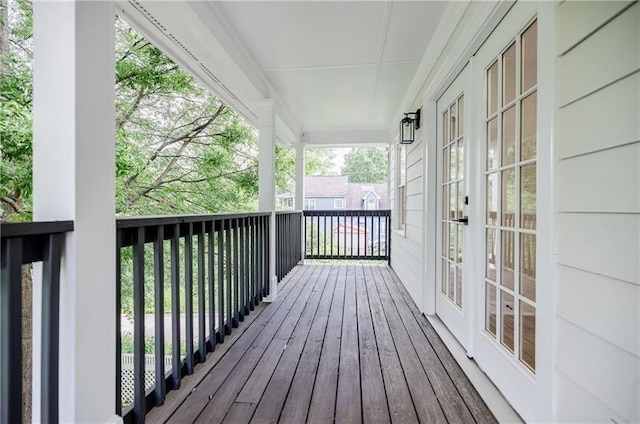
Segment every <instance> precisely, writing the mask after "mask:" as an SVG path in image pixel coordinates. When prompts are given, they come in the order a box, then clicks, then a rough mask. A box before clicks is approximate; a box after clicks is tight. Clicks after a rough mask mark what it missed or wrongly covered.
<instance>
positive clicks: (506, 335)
mask: <svg viewBox="0 0 640 424" xmlns="http://www.w3.org/2000/svg"><path fill="white" fill-rule="evenodd" d="M500 319H501V321H502V335H501V336H500V339H501V340H500V341H501V342H502V344H503V345H504V346H506V348H507V349H509V350H510V351H511V352H513V333H514V330H515V329H514V326H513V325H514V324H513V321H514V317H513V296H512V295H510V294H509V293H507V292H504V291H502V290H500Z"/></svg>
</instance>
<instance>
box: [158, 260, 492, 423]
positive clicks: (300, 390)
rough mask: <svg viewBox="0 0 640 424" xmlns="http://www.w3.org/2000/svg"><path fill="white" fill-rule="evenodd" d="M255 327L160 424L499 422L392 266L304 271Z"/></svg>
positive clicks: (176, 399)
mask: <svg viewBox="0 0 640 424" xmlns="http://www.w3.org/2000/svg"><path fill="white" fill-rule="evenodd" d="M252 315H253V317H252V319H251V320H250V321H248V320H247V321H246V322H245V323H244V324H241V328H240V329H238V330H241V332H240V331H239V332H238V335H237V336H236V337H234V338H233V339H230V340H229V341H228V342H227V341H225V343H224V344H223V345H222V346H223V347H224V349H219V350H217V351H216V352H214V356H215V357H214V358H213V359H212V360H211V361H212V362H211V363H210V364H209V365H208V366H207V365H206V364H205V365H203V367H205V366H207V369H205V371H206V372H204V373H203V372H202V371H201V375H200V376H199V377H196V376H193V377H190V378H193V379H195V380H194V381H195V382H191V385H192V386H193V387H191V388H190V386H189V382H188V380H185V384H183V389H182V390H181V391H178V392H175V393H172V394H171V396H170V397H168V398H167V404H166V405H165V406H163V407H161V408H156V409H155V410H153V411H152V412H151V414H150V416H149V417H148V418H149V419H150V421H154V422H170V423H193V422H206V423H219V422H225V423H234V424H235V423H249V422H251V423H254V422H255V423H263V422H264V423H267V422H282V423H303V422H313V423H326V422H333V421H334V420H335V421H336V422H349V423H358V422H364V423H370V422H381V423H384V422H394V423H414V422H415V423H417V422H421V423H425V422H436V423H440V422H441V423H445V422H450V423H473V422H478V423H480V422H482V423H484V422H496V421H495V418H494V417H493V415H492V414H491V412H490V411H489V410H488V408H487V406H486V405H485V403H484V402H483V401H482V399H481V398H480V396H479V395H478V393H477V392H476V391H475V389H474V388H473V386H472V385H471V383H470V382H469V380H468V379H467V377H466V376H465V375H464V373H463V372H462V370H461V369H460V367H459V366H458V364H457V363H456V362H455V360H454V359H453V357H452V356H451V354H450V353H449V351H448V350H447V348H446V347H445V346H444V344H443V343H442V341H441V340H440V338H439V337H438V336H437V335H436V333H435V331H434V330H433V328H432V327H431V325H430V324H429V323H428V321H427V320H426V319H425V318H424V317H423V316H422V315H421V314H420V313H419V311H418V309H417V308H416V306H415V304H414V303H413V302H412V300H411V299H410V298H409V295H408V293H407V292H406V291H405V289H404V287H403V286H402V284H401V283H400V282H399V280H398V279H397V276H396V275H395V273H394V272H393V271H392V270H391V268H389V267H387V266H385V265H312V264H307V265H304V266H298V267H296V268H295V269H294V270H293V271H292V272H291V273H290V274H289V276H287V278H286V279H285V280H284V281H283V282H282V283H281V287H280V293H279V296H278V300H277V301H276V302H274V303H272V304H270V305H268V306H266V307H264V308H263V309H262V310H261V312H260V313H259V314H257V315H255V314H252ZM243 326H244V327H243ZM216 354H217V355H216ZM207 362H209V361H207ZM196 375H197V373H196ZM198 383H199V384H198ZM196 384H197V386H196ZM185 391H187V393H184V392H185ZM180 392H182V393H180Z"/></svg>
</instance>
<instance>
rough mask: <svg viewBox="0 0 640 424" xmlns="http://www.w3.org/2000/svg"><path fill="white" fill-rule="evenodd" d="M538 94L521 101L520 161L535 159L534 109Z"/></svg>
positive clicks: (532, 94)
mask: <svg viewBox="0 0 640 424" xmlns="http://www.w3.org/2000/svg"><path fill="white" fill-rule="evenodd" d="M537 106H538V93H537V92H535V93H531V94H530V95H528V96H527V97H526V98H525V99H524V100H522V111H521V115H522V116H521V120H522V122H521V124H520V126H521V129H520V157H521V160H527V159H533V158H535V157H536V139H537V137H536V109H537Z"/></svg>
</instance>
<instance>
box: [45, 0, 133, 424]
mask: <svg viewBox="0 0 640 424" xmlns="http://www.w3.org/2000/svg"><path fill="white" fill-rule="evenodd" d="M114 19H115V8H114V5H113V3H112V2H110V1H92V2H83V1H36V2H34V65H33V70H34V72H33V80H34V82H33V85H34V102H33V188H34V219H35V220H73V221H74V227H75V229H74V231H73V232H72V233H70V234H69V235H68V236H67V239H66V247H65V253H64V258H63V261H62V275H61V284H60V382H59V391H58V392H59V396H60V399H59V407H60V409H59V413H60V416H59V417H60V422H65V423H70V422H75V423H105V422H112V423H115V422H121V421H122V420H121V419H120V418H119V417H117V416H116V415H115V405H116V399H115V393H116V390H115V382H116V374H115V371H116V364H115V360H116V355H115V337H116V333H115V328H116V325H115V320H116V310H115V307H116V292H115V231H116V228H115V93H114V84H115V63H114V48H115V35H114V33H115V22H114ZM39 325H40V323H39V322H37V321H35V320H34V326H39ZM37 331H39V330H37ZM39 349H40V346H39V345H38V343H37V341H36V343H34V352H36V351H38V350H39ZM34 363H35V362H34ZM38 390H39V388H38V387H37V386H35V385H34V392H36V393H37V392H38ZM34 406H35V403H34ZM34 412H36V411H34ZM33 421H34V422H39V421H40V416H39V415H34V416H33Z"/></svg>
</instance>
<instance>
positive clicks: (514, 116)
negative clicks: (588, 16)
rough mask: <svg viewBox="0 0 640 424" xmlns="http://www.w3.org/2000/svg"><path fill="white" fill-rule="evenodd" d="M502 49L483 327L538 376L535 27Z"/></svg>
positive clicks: (489, 157) (489, 146) (495, 78)
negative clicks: (536, 366) (536, 334)
mask: <svg viewBox="0 0 640 424" xmlns="http://www.w3.org/2000/svg"><path fill="white" fill-rule="evenodd" d="M504 47H505V48H504V50H503V52H502V53H497V54H496V58H495V60H494V61H493V62H490V64H489V66H488V67H487V68H486V79H487V80H486V99H485V100H486V105H487V114H486V117H485V121H484V124H485V133H486V134H485V135H486V140H485V146H486V157H485V163H486V166H487V167H486V172H485V196H486V197H485V205H486V214H487V216H486V224H485V230H486V233H485V237H486V239H485V249H486V252H485V259H484V260H485V272H484V274H485V284H486V286H485V296H486V299H485V323H484V327H485V330H486V331H487V332H488V333H489V334H491V335H492V336H494V338H497V340H498V341H499V342H500V345H502V346H503V347H504V348H505V349H506V351H507V350H508V351H509V352H510V353H511V354H512V356H513V358H514V359H515V360H519V361H520V362H521V363H522V364H523V365H524V367H525V368H527V369H529V370H530V371H532V372H534V373H535V326H536V322H535V319H536V304H535V302H536V283H537V281H536V249H537V245H536V228H537V216H536V214H537V175H538V173H537V163H536V155H537V142H538V139H537V125H538V121H537V107H538V104H537V24H536V22H535V21H534V22H533V23H531V24H530V25H528V26H527V27H525V28H524V29H523V31H522V32H521V33H519V34H517V35H516V36H515V37H514V39H512V40H511V41H509V43H507V44H506V45H505V46H504ZM498 270H499V272H498ZM496 301H497V305H499V306H496ZM497 310H499V313H497Z"/></svg>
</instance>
